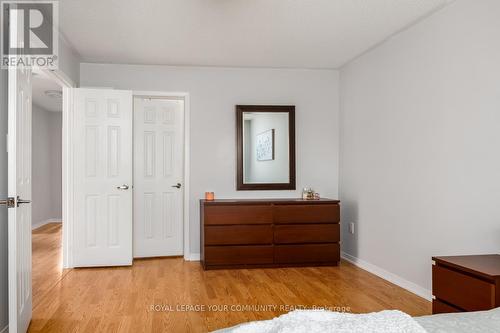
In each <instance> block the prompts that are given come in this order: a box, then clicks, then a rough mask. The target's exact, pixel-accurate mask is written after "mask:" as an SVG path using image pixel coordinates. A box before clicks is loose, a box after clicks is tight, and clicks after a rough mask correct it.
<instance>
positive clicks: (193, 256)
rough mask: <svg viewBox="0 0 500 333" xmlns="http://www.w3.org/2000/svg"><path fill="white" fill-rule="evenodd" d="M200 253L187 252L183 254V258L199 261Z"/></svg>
mask: <svg viewBox="0 0 500 333" xmlns="http://www.w3.org/2000/svg"><path fill="white" fill-rule="evenodd" d="M200 258H201V254H200V253H189V254H188V255H186V256H184V260H186V261H200Z"/></svg>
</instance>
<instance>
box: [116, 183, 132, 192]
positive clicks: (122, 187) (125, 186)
mask: <svg viewBox="0 0 500 333" xmlns="http://www.w3.org/2000/svg"><path fill="white" fill-rule="evenodd" d="M117 189H118V190H124V191H126V190H128V189H129V187H128V185H127V184H124V185H122V186H118V187H117Z"/></svg>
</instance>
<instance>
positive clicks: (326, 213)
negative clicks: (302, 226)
mask: <svg viewBox="0 0 500 333" xmlns="http://www.w3.org/2000/svg"><path fill="white" fill-rule="evenodd" d="M339 221H340V207H339V205H325V204H316V205H314V204H312V205H276V206H275V207H274V222H275V223H283V224H287V223H288V224H290V223H338V222H339Z"/></svg>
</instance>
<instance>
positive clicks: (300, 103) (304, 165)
mask: <svg viewBox="0 0 500 333" xmlns="http://www.w3.org/2000/svg"><path fill="white" fill-rule="evenodd" d="M80 78H81V82H80V83H81V85H82V86H93V87H99V86H103V87H114V88H117V89H132V90H146V91H152V90H153V91H170V92H175V91H183V92H189V93H190V103H191V122H190V129H191V147H190V149H191V186H190V196H191V198H190V202H189V205H190V231H191V235H190V239H191V252H192V253H199V251H200V247H199V245H200V239H199V230H200V224H199V223H200V208H199V199H200V198H203V196H204V192H205V191H207V190H213V191H215V195H216V197H218V198H245V197H246V198H248V197H250V198H252V197H253V198H255V197H260V198H268V197H298V196H300V195H301V188H302V187H305V186H311V187H314V188H315V189H316V190H317V191H319V192H320V193H321V194H322V195H323V196H325V197H332V198H337V196H338V138H339V134H338V108H339V99H338V72H337V71H335V70H291V69H257V68H253V69H243V68H208V67H169V66H129V65H100V64H82V65H81V71H80ZM237 104H285V105H289V104H291V105H295V106H296V127H297V128H296V135H297V137H296V142H297V147H296V151H297V191H260V192H259V191H236V175H235V173H236V147H235V136H236V129H235V127H236V126H235V123H236V116H235V105H237Z"/></svg>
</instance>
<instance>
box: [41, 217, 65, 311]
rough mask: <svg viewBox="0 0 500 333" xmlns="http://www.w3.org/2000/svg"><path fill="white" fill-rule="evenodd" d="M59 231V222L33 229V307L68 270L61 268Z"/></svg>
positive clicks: (60, 229) (60, 225)
mask: <svg viewBox="0 0 500 333" xmlns="http://www.w3.org/2000/svg"><path fill="white" fill-rule="evenodd" d="M61 231H62V224H61V223H49V224H46V225H44V226H42V227H40V228H38V229H36V230H33V234H32V249H33V257H32V261H33V308H36V307H37V306H38V304H39V302H40V300H42V299H43V298H44V296H45V295H46V294H47V292H49V291H50V290H51V289H52V288H53V287H54V286H55V285H56V284H57V283H58V282H59V281H60V280H61V279H62V278H63V277H64V275H65V274H67V273H68V272H69V270H64V271H63V269H62V239H61V238H62V234H61Z"/></svg>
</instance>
